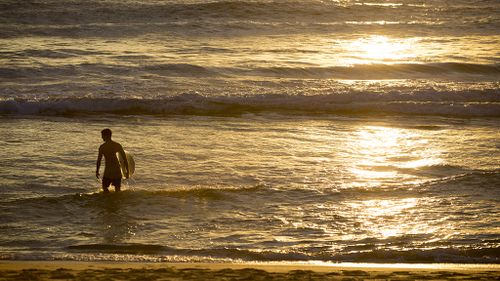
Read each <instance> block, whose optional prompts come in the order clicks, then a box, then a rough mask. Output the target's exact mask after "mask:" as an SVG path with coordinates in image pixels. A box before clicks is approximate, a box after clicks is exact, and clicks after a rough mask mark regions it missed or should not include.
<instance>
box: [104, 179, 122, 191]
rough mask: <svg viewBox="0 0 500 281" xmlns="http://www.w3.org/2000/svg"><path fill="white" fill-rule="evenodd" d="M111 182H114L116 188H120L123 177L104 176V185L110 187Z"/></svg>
mask: <svg viewBox="0 0 500 281" xmlns="http://www.w3.org/2000/svg"><path fill="white" fill-rule="evenodd" d="M110 184H113V186H114V187H115V188H116V189H120V187H121V185H122V179H121V178H118V179H110V178H106V177H104V178H102V187H103V188H105V189H107V188H108V187H109V185H110Z"/></svg>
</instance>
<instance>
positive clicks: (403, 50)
mask: <svg viewBox="0 0 500 281" xmlns="http://www.w3.org/2000/svg"><path fill="white" fill-rule="evenodd" d="M412 43H413V42H412V40H405V39H401V38H398V39H391V38H388V37H386V36H380V35H376V36H370V37H366V38H360V39H358V40H356V41H353V42H351V43H349V44H348V45H347V46H346V48H348V50H350V52H351V54H352V56H353V57H354V58H357V59H356V60H354V61H353V63H355V64H360V63H361V64H362V63H377V62H386V61H396V60H397V61H400V60H403V59H408V58H411V57H414V56H415V55H414V54H413V53H412V45H413V44H412Z"/></svg>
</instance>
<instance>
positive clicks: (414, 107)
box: [0, 90, 500, 117]
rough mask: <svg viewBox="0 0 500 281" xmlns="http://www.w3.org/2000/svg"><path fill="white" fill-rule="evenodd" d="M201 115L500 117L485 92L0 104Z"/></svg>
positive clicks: (46, 111)
mask: <svg viewBox="0 0 500 281" xmlns="http://www.w3.org/2000/svg"><path fill="white" fill-rule="evenodd" d="M97 113H99V114H117V115H202V116H234V115H242V114H247V113H279V114H292V115H295V114H299V115H325V114H341V115H351V114H355V115H363V114H410V115H441V116H457V117H474V116H476V117H500V95H499V93H498V90H490V91H487V90H486V91H452V92H447V91H444V92H437V91H419V92H414V93H401V92H393V93H363V92H351V93H340V94H327V95H313V96H308V95H287V94H267V95H266V94H261V95H249V96H204V95H201V94H199V93H184V94H180V95H177V96H173V97H165V98H157V99H140V98H123V99H122V98H90V97H86V98H70V97H68V98H45V99H4V100H0V114H4V115H5V114H9V115H66V116H71V115H85V114H97Z"/></svg>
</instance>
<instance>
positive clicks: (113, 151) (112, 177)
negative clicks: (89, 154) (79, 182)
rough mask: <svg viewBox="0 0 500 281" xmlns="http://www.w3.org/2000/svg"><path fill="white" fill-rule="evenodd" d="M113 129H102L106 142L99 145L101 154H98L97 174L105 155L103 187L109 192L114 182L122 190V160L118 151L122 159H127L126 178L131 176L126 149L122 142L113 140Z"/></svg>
mask: <svg viewBox="0 0 500 281" xmlns="http://www.w3.org/2000/svg"><path fill="white" fill-rule="evenodd" d="M111 134H112V133H111V130H110V129H104V130H102V131H101V136H102V139H103V140H104V143H103V144H102V145H101V146H100V147H99V155H98V156H97V168H96V171H95V176H96V177H97V178H99V168H100V167H101V160H102V156H103V155H104V163H105V167H104V176H103V177H102V189H103V190H104V192H109V189H108V188H109V186H110V185H111V184H113V186H114V187H115V191H120V187H121V183H122V171H121V169H120V162H119V161H118V157H117V153H120V155H121V157H122V159H125V161H123V162H125V170H126V172H125V178H127V179H128V177H129V169H128V161H127V160H126V159H127V157H126V156H125V151H124V150H123V147H122V146H121V144H119V143H117V142H115V141H112V140H111Z"/></svg>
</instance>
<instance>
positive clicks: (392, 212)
mask: <svg viewBox="0 0 500 281" xmlns="http://www.w3.org/2000/svg"><path fill="white" fill-rule="evenodd" d="M417 203H418V199H417V198H403V199H392V200H388V199H373V200H365V201H355V202H348V203H346V205H348V206H349V207H350V208H351V209H352V210H353V211H354V212H355V213H356V214H357V217H358V218H359V220H360V222H361V225H362V227H363V228H364V229H365V230H366V231H368V232H369V233H372V234H375V235H377V236H378V237H383V238H387V237H391V236H398V235H401V234H402V233H405V234H410V233H411V234H416V233H431V232H432V230H431V229H429V227H428V226H427V225H420V224H416V225H415V222H414V221H413V220H412V219H411V218H410V217H409V215H410V214H411V213H412V211H411V209H412V208H415V207H417Z"/></svg>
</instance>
